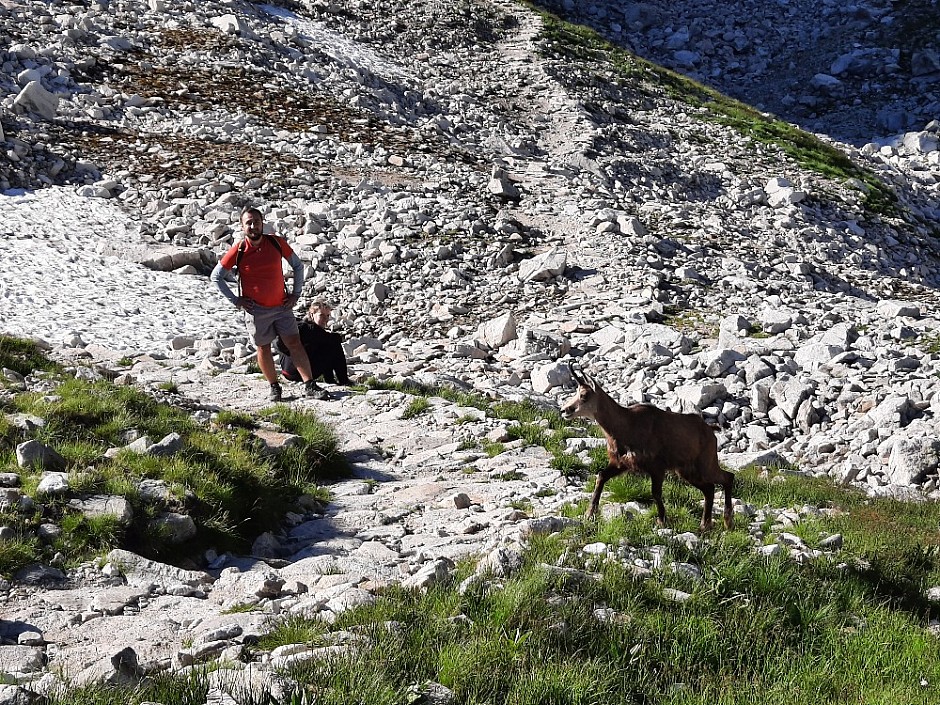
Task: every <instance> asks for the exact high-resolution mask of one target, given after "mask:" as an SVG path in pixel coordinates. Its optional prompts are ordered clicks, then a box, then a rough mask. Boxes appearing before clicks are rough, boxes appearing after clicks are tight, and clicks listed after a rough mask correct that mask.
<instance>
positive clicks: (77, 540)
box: [0, 345, 348, 576]
mask: <svg viewBox="0 0 940 705" xmlns="http://www.w3.org/2000/svg"><path fill="white" fill-rule="evenodd" d="M14 348H15V349H17V350H20V351H21V352H22V350H23V349H26V350H27V352H29V348H28V346H25V347H24V346H22V345H21V346H19V347H17V346H13V345H10V346H9V347H8V348H7V349H8V352H9V350H12V349H14ZM29 364H30V365H35V366H36V368H38V369H45V367H44V365H43V363H42V360H41V359H37V360H32V361H31V362H30V363H29ZM50 374H51V376H50V377H49V379H50V381H51V382H53V383H57V386H56V388H55V393H54V394H48V393H47V394H43V395H40V394H36V393H30V392H25V393H20V394H17V395H15V396H14V397H13V398H12V400H11V401H8V402H6V403H5V405H4V406H3V408H2V411H4V412H6V413H12V412H21V413H28V414H32V415H35V416H37V417H39V418H41V419H43V420H44V422H45V425H44V426H42V427H41V428H39V429H37V430H36V431H35V432H34V433H33V434H32V437H34V438H35V439H36V440H39V441H41V442H43V443H45V444H47V445H49V446H51V447H52V448H54V449H55V450H56V451H58V452H59V454H60V455H62V457H63V458H64V459H65V462H66V470H67V472H68V476H69V484H70V493H69V495H68V497H67V498H62V499H50V498H43V499H41V500H40V501H39V502H40V503H39V504H38V505H37V507H38V508H37V509H35V510H31V511H28V512H26V511H21V510H19V509H17V508H15V507H14V508H10V509H8V510H5V511H4V512H3V513H0V525H6V526H9V527H10V528H12V529H13V531H14V537H13V539H12V540H11V541H9V542H5V543H2V544H0V575H4V576H9V575H10V574H12V573H14V572H15V571H16V570H17V569H19V568H20V567H23V566H24V565H26V564H27V563H30V562H34V561H40V560H44V561H49V560H50V559H51V558H52V556H53V555H54V554H55V553H61V554H63V555H64V556H65V558H66V561H67V562H69V563H74V562H78V561H81V560H87V559H89V558H92V557H94V556H95V555H99V554H101V553H103V552H106V551H107V550H109V549H111V548H116V547H122V548H128V549H130V550H133V551H137V552H139V553H142V554H143V555H146V556H149V557H153V558H159V559H162V560H168V561H171V562H172V561H177V560H180V559H182V558H185V557H187V556H192V555H198V554H199V553H201V552H202V551H203V550H205V549H206V548H209V547H211V548H214V549H216V550H218V551H226V550H235V551H243V552H244V551H247V550H248V549H249V547H250V545H251V542H252V541H253V540H254V538H255V537H256V536H258V535H259V534H261V533H263V532H265V531H271V530H275V529H277V528H278V527H279V524H280V521H281V518H282V517H283V516H284V514H285V513H286V512H287V511H289V510H292V509H294V502H295V501H296V500H297V499H298V498H299V497H300V496H301V495H302V494H308V495H313V496H315V497H321V498H323V497H324V496H327V495H328V493H327V491H326V490H325V489H324V488H323V486H322V485H323V483H325V482H328V481H331V480H334V479H336V478H339V477H343V476H345V475H347V474H348V467H347V465H346V461H345V458H344V456H343V455H342V453H340V452H339V449H338V440H337V438H336V436H335V435H334V434H333V432H332V430H331V429H330V428H329V427H328V426H326V425H325V424H323V423H322V422H320V421H319V420H318V419H317V418H316V417H314V416H313V415H312V414H305V413H302V412H300V411H295V410H291V409H289V408H288V407H284V406H276V407H274V408H273V409H271V410H269V411H268V413H267V416H268V418H269V419H271V420H273V421H275V422H276V423H277V424H278V425H279V426H280V428H282V429H283V430H284V431H286V432H288V433H292V434H295V435H296V436H298V438H297V439H295V442H294V443H293V444H292V445H290V446H289V447H287V448H285V449H283V450H282V451H280V452H271V451H270V450H268V448H267V447H266V445H265V443H264V442H262V440H261V439H260V438H259V437H257V436H256V435H255V434H254V433H253V431H254V430H255V427H256V426H257V424H256V423H255V422H253V421H252V420H251V419H250V418H249V417H246V416H245V415H242V414H235V413H229V412H223V413H222V414H219V415H218V416H217V417H216V418H215V419H214V421H213V423H212V424H210V425H208V426H206V425H203V424H201V423H198V422H196V421H195V420H193V418H192V417H191V416H190V415H189V413H187V412H186V411H184V410H182V409H179V408H176V407H173V406H171V405H169V404H165V403H161V402H158V401H156V400H155V399H154V398H152V397H151V396H149V395H147V394H146V393H144V392H141V391H139V390H136V389H134V388H132V387H124V386H121V387H116V386H114V385H111V384H109V383H107V382H88V381H83V380H78V379H74V378H70V377H66V376H64V375H62V374H61V373H59V372H52V373H50ZM171 433H175V434H177V435H178V436H179V443H180V450H179V451H178V452H175V453H173V454H172V455H168V456H156V455H150V454H141V453H136V452H133V451H130V450H126V449H125V450H121V451H120V452H118V453H117V454H116V455H113V457H110V458H108V457H105V451H107V450H109V449H116V448H124V446H126V445H127V444H128V442H129V441H131V440H133V439H136V438H140V437H142V436H146V437H148V438H149V439H150V442H151V443H156V442H158V441H160V440H162V439H163V438H164V437H166V436H168V435H169V434H171ZM28 435H29V434H27V433H26V432H24V431H22V430H20V429H18V428H16V427H14V426H12V424H10V423H8V422H7V421H5V420H4V421H3V422H2V423H0V472H16V473H17V474H19V475H20V477H21V480H22V490H23V491H24V492H25V493H26V494H28V495H34V494H35V490H36V486H37V484H38V482H39V479H40V476H41V473H40V472H39V471H38V470H37V471H31V472H29V471H28V472H24V471H23V470H22V469H21V468H19V467H18V466H17V464H16V459H15V455H14V452H13V449H14V447H15V445H16V444H17V443H21V442H22V441H24V440H26V439H27V437H28ZM145 479H146V480H156V481H162V483H163V484H164V485H165V487H166V490H167V496H166V497H165V498H164V499H160V500H155V501H151V500H147V501H145V500H144V499H143V498H142V497H141V495H140V492H139V491H138V486H139V483H140V482H141V481H142V480H145ZM93 494H94V495H116V496H120V497H124V498H125V499H126V500H127V501H128V502H129V503H130V505H131V508H132V510H133V519H132V521H131V522H130V524H129V525H127V526H123V525H120V524H119V523H118V522H117V521H116V520H115V519H114V518H112V517H106V518H86V517H84V516H83V515H82V514H81V513H79V512H78V511H77V510H76V509H74V508H71V507H70V506H69V505H68V498H71V497H76V496H87V495H93ZM163 512H178V513H182V514H186V515H189V516H191V517H192V518H193V520H194V522H195V523H196V526H197V529H198V533H197V536H196V538H194V539H191V540H190V541H188V542H187V543H185V544H183V545H170V544H169V542H168V535H167V532H166V531H163V530H161V529H160V528H159V526H158V525H156V524H155V523H154V520H155V519H156V518H157V517H158V515H160V514H161V513H163ZM41 523H52V524H55V525H57V526H59V528H60V529H61V532H60V533H59V535H58V536H57V537H56V538H54V539H53V540H49V541H46V542H45V543H43V542H39V541H38V540H36V538H35V537H36V534H37V531H38V528H39V525H40V524H41Z"/></svg>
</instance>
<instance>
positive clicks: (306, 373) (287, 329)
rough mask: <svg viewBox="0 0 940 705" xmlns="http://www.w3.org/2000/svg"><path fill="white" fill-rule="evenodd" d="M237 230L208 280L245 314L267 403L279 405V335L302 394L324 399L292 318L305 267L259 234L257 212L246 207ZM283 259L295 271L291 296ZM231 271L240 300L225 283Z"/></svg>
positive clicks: (280, 242) (283, 245)
mask: <svg viewBox="0 0 940 705" xmlns="http://www.w3.org/2000/svg"><path fill="white" fill-rule="evenodd" d="M241 228H242V234H243V235H244V238H243V239H242V240H241V241H239V242H238V243H236V244H234V245H232V247H231V248H230V249H229V250H228V252H226V253H225V254H224V255H222V259H220V260H219V263H218V264H217V265H216V266H215V269H213V270H212V275H211V279H212V281H213V282H214V283H215V285H216V286H217V287H218V289H219V291H220V292H222V295H223V296H225V298H227V299H228V300H229V301H231V302H232V304H234V305H235V306H236V307H237V308H241V309H244V311H245V322H246V324H247V326H248V332H249V333H250V334H251V336H252V338H253V340H254V342H255V346H256V347H257V348H258V367H260V368H261V374H263V375H264V378H265V379H266V380H267V381H268V383H269V384H270V385H271V391H270V394H269V396H268V398H269V399H270V400H271V401H280V400H281V385H280V384H279V383H278V379H277V368H276V367H275V365H274V355H273V353H272V352H271V343H272V342H273V341H274V339H275V338H276V337H278V336H280V339H281V340H282V341H283V343H284V345H285V346H286V347H287V349H288V350H290V352H291V355H292V356H293V359H294V363H295V364H296V366H297V371H298V375H299V378H300V379H302V380H303V381H304V382H305V384H306V390H305V391H306V395H307V396H308V397H314V398H316V399H323V398H327V399H328V398H329V393H328V392H326V390H324V389H322V388H320V387H319V386H317V383H316V382H314V381H313V376H312V375H311V373H310V362H309V360H308V359H307V354H306V353H305V352H304V347H303V345H302V344H301V342H300V333H299V331H298V329H297V320H296V319H295V318H294V313H293V308H294V305H295V304H296V303H297V301H298V300H299V299H300V291H301V289H302V288H303V283H304V265H303V263H302V262H301V261H300V258H299V257H298V256H297V254H296V253H295V252H294V251H293V250H292V249H291V248H290V245H288V244H287V241H286V240H285V239H284V238H281V237H277V236H276V235H268V234H264V233H263V229H264V219H263V217H262V215H261V211H259V210H258V209H257V208H246V209H245V210H244V211H243V212H242V214H241ZM281 259H286V260H287V262H288V264H290V266H291V268H292V269H293V271H294V277H293V287H292V288H291V291H290V292H288V291H287V285H286V283H285V281H284V272H283V270H282V269H281ZM233 269H234V270H235V271H236V272H237V274H238V295H236V294H235V293H234V292H233V291H232V290H231V288H230V287H229V285H228V283H227V282H226V281H225V271H226V270H229V271H231V270H233Z"/></svg>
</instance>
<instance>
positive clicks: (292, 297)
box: [287, 252, 304, 307]
mask: <svg viewBox="0 0 940 705" xmlns="http://www.w3.org/2000/svg"><path fill="white" fill-rule="evenodd" d="M287 263H288V264H289V265H290V266H291V269H293V270H294V284H293V286H291V293H290V294H288V296H287V303H288V304H290V306H291V307H293V306H294V305H295V304H296V303H297V302H298V301H300V294H301V293H302V292H303V290H304V263H303V262H301V261H300V257H298V256H297V253H296V252H291V255H290V259H288V260H287Z"/></svg>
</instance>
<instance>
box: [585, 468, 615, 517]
mask: <svg viewBox="0 0 940 705" xmlns="http://www.w3.org/2000/svg"><path fill="white" fill-rule="evenodd" d="M619 474H620V470H619V469H618V468H616V467H614V466H613V465H608V466H607V467H606V468H603V469H602V470H598V471H597V479H596V480H595V481H594V494H592V495H591V505H590V506H589V507H588V509H587V511H586V512H585V513H584V518H585V519H590V518H591V517H593V516H594V515H595V514H596V513H597V506H598V505H599V504H600V503H601V492H603V491H604V485H605V484H606V483H607V481H608V480H609V479H610V478H612V477H614V476H616V475H619Z"/></svg>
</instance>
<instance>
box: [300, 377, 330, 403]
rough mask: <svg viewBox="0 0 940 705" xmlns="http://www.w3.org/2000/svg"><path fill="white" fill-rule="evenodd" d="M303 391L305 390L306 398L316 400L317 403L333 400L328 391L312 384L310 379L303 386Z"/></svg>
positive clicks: (314, 383)
mask: <svg viewBox="0 0 940 705" xmlns="http://www.w3.org/2000/svg"><path fill="white" fill-rule="evenodd" d="M304 390H305V394H306V396H308V397H311V398H313V399H318V400H319V401H329V400H330V399H332V398H333V397H332V396H331V395H330V393H329V392H328V391H326V390H325V389H324V388H323V387H321V386H320V385H319V384H317V383H316V382H314V381H313V380H312V379H311V380H308V381H307V383H306V384H305V385H304Z"/></svg>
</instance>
